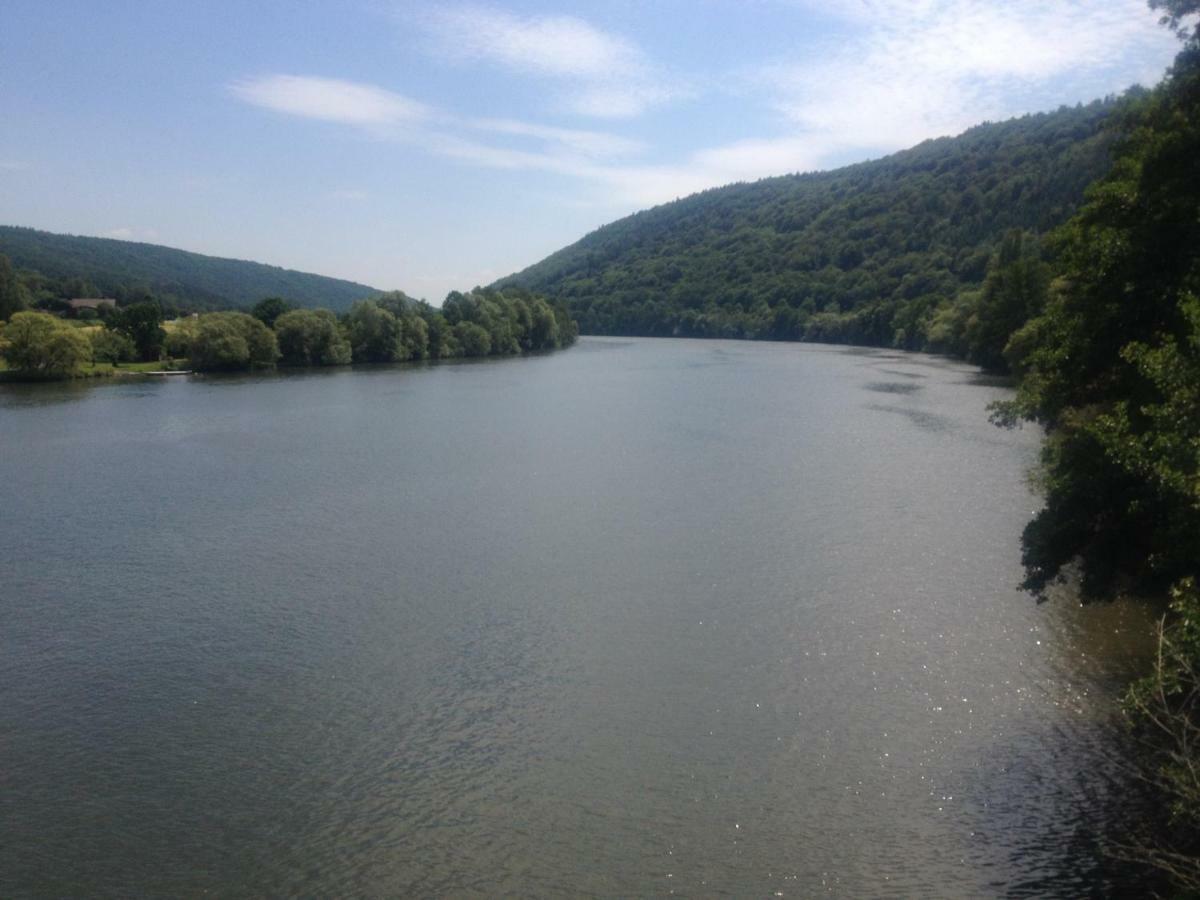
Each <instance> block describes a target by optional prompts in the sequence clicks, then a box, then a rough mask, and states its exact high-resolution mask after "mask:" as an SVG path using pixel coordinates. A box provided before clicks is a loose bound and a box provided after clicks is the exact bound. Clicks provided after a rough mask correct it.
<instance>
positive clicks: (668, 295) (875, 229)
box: [447, 101, 1116, 368]
mask: <svg viewBox="0 0 1200 900" xmlns="http://www.w3.org/2000/svg"><path fill="white" fill-rule="evenodd" d="M1115 108H1116V103H1115V101H1105V102H1097V103H1093V104H1090V105H1089V106H1086V107H1076V108H1072V109H1066V108H1065V109H1060V110H1059V111H1057V112H1054V113H1048V114H1043V115H1035V116H1025V117H1024V118H1021V119H1015V120H1012V121H1009V122H1002V123H993V124H986V125H981V126H979V127H977V128H973V129H971V130H970V131H967V132H966V133H964V134H963V135H961V136H959V137H957V138H944V139H939V140H935V141H926V142H925V143H923V144H921V145H919V146H917V147H915V148H913V149H911V150H907V151H905V152H903V153H898V154H895V155H894V156H890V157H887V158H886V159H881V160H877V161H874V162H869V163H862V164H860V165H855V166H849V167H846V168H843V169H839V170H837V171H833V172H825V173H817V174H807V175H789V176H785V177H780V178H768V179H764V180H762V181H758V182H755V183H753V184H736V185H731V186H728V187H724V188H718V189H715V190H710V191H705V192H703V193H701V194H697V195H695V196H692V197H688V198H685V199H683V200H678V201H676V202H674V203H668V204H665V205H663V206H659V207H656V208H655V209H651V210H648V211H645V212H640V213H637V214H636V215H633V216H630V217H628V218H625V219H622V220H620V221H618V222H614V223H612V224H610V225H606V226H605V227H603V228H601V229H599V230H598V231H595V232H593V233H592V234H589V235H587V236H586V237H584V238H583V239H582V240H580V241H579V242H577V243H576V244H574V245H572V246H570V247H567V248H565V249H563V250H560V251H559V252H557V253H555V254H553V255H552V256H550V257H548V258H547V259H545V260H543V261H542V262H540V263H537V264H536V265H534V266H532V267H530V268H528V269H526V270H524V271H523V272H520V273H518V274H516V275H513V276H510V277H509V278H506V279H503V280H502V281H500V282H498V285H500V286H504V287H512V286H515V285H521V286H525V287H528V288H530V289H533V290H536V291H538V292H540V293H543V294H545V295H547V296H548V297H550V298H552V299H554V300H557V301H562V302H565V303H566V304H567V305H568V307H569V309H570V311H571V313H572V315H573V316H574V317H575V318H577V319H578V321H579V324H580V326H581V328H582V330H583V331H584V332H585V333H590V334H635V335H647V336H671V335H680V336H694V337H734V338H757V339H774V340H798V339H800V340H818V341H838V342H847V343H859V344H872V345H877V346H899V347H905V348H910V349H922V348H933V347H937V346H939V345H940V346H943V347H953V348H954V352H958V353H963V354H965V353H967V352H968V338H967V337H966V320H967V319H969V318H970V315H968V316H967V317H966V318H963V317H962V313H963V312H964V310H963V309H962V308H961V307H962V304H963V298H964V297H966V296H974V292H977V291H979V290H981V289H982V288H984V281H985V276H986V275H988V273H989V265H990V266H991V270H992V272H993V275H994V277H993V278H992V286H991V288H990V293H989V294H988V295H987V296H986V297H984V298H980V299H981V301H982V302H984V304H985V306H983V307H981V308H979V309H978V310H971V311H970V312H971V313H972V314H973V313H974V312H977V311H978V312H982V317H981V318H979V319H977V321H976V323H975V325H974V329H975V331H974V333H973V346H974V351H973V352H974V355H975V356H976V357H977V358H978V359H979V360H980V361H981V362H984V363H985V364H987V365H988V366H991V367H995V368H1003V367H1004V366H1005V364H1006V361H1005V359H1004V356H1003V352H1002V351H1003V348H1004V345H1005V341H1006V339H1007V337H1008V334H1010V333H1011V331H1012V330H1015V328H1013V327H1012V326H1013V325H1014V323H1015V324H1016V325H1020V324H1021V321H1023V320H1021V321H1018V320H1017V316H1016V311H1017V309H1018V308H1019V307H1021V306H1025V307H1029V308H1036V307H1037V305H1038V301H1037V295H1038V293H1039V289H1040V287H1041V285H1042V283H1043V282H1044V281H1045V272H1044V269H1043V267H1042V266H1041V264H1040V262H1038V253H1037V243H1036V241H1034V240H1033V239H1032V238H1028V237H1026V238H1023V239H1022V240H1021V242H1020V256H1019V259H1020V260H1021V261H1022V262H1021V263H1020V264H1019V265H1017V266H1016V269H1019V270H1021V271H1016V270H1014V269H1013V265H1014V263H1013V261H1010V260H1005V262H1004V263H1003V264H1001V263H999V262H998V260H999V257H1000V256H1001V255H1002V250H1003V247H1002V245H1003V244H1004V241H1005V236H1006V235H1011V234H1013V233H1015V232H1020V233H1023V234H1025V235H1029V234H1040V233H1045V232H1046V231H1049V230H1051V229H1052V228H1054V227H1056V226H1057V225H1060V224H1061V223H1062V222H1064V221H1066V219H1067V218H1069V216H1070V215H1071V214H1072V213H1073V212H1074V210H1075V209H1076V207H1077V206H1078V204H1079V203H1080V201H1081V199H1082V197H1083V193H1084V189H1085V187H1086V186H1087V184H1088V183H1089V182H1091V181H1093V180H1094V179H1096V178H1098V177H1099V176H1100V175H1102V174H1103V172H1104V171H1105V169H1106V167H1107V165H1108V159H1109V157H1108V150H1109V146H1110V144H1111V135H1110V134H1109V132H1108V131H1107V123H1108V120H1109V118H1110V116H1111V114H1112V113H1113V110H1114V109H1115ZM999 269H1003V270H1004V271H1003V272H1001V271H999ZM447 318H448V319H449V320H450V321H451V324H453V323H454V319H453V318H452V316H451V314H450V312H449V311H448V312H447ZM935 321H936V322H938V325H939V327H938V329H937V331H936V333H935V334H933V335H932V336H931V333H930V329H931V328H932V327H933V323H934V322H935ZM480 324H482V323H480ZM485 327H486V325H485ZM496 337H497V336H496V335H493V340H495V339H496ZM501 344H503V341H501ZM493 352H495V351H493Z"/></svg>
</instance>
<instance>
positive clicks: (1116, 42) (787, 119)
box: [232, 0, 1175, 211]
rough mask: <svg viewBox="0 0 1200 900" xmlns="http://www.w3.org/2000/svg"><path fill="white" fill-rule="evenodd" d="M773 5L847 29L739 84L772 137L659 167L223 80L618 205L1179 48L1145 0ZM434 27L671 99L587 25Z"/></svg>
mask: <svg viewBox="0 0 1200 900" xmlns="http://www.w3.org/2000/svg"><path fill="white" fill-rule="evenodd" d="M778 2H788V3H793V4H795V3H800V4H802V5H809V6H811V7H812V8H813V9H814V10H819V11H820V13H821V14H822V15H824V16H826V17H829V16H834V17H837V18H840V19H842V20H843V23H842V24H843V30H844V32H845V35H846V37H845V38H844V39H843V40H842V41H841V43H840V44H839V45H837V46H831V47H829V48H827V51H826V52H823V53H819V54H817V55H815V56H813V57H812V58H807V59H801V60H796V59H776V60H773V61H769V62H767V63H763V64H761V65H758V66H756V67H755V68H753V69H752V70H751V71H750V74H749V75H748V76H746V77H744V78H742V79H741V81H740V84H741V85H742V92H743V98H742V99H743V100H744V101H745V102H746V103H749V104H754V105H757V106H758V107H759V108H760V109H762V108H766V109H767V110H773V111H774V113H775V115H776V118H777V134H776V135H775V136H771V137H762V136H753V135H747V136H746V137H743V138H741V139H738V140H733V141H729V142H727V143H723V144H719V145H716V146H710V147H700V148H697V149H693V150H692V151H690V152H687V153H685V154H683V155H682V156H679V157H677V158H676V159H674V160H669V161H665V162H648V161H647V159H652V158H653V156H652V154H653V149H654V148H652V147H649V146H646V145H645V144H644V143H642V142H639V141H634V140H631V139H629V138H626V137H623V136H621V135H617V134H612V133H609V132H606V131H596V130H584V129H570V128H562V127H558V126H553V125H548V124H542V123H532V122H526V121H521V120H517V119H511V118H502V117H497V118H470V117H465V116H461V115H458V114H456V113H455V112H453V111H446V110H438V109H434V108H431V107H428V106H425V105H424V104H422V103H419V102H417V101H415V100H411V99H409V98H407V97H405V96H403V95H401V94H398V93H395V92H393V91H390V90H388V89H386V88H383V87H379V86H376V85H369V84H361V83H356V82H347V81H338V80H333V79H324V78H315V77H309V76H295V75H269V76H265V77H262V78H258V79H253V80H247V81H243V82H238V83H237V84H235V85H234V86H233V88H232V90H233V92H234V93H235V94H236V95H237V96H238V97H239V98H241V99H242V100H244V101H246V102H249V103H254V104H256V105H259V106H263V107H266V108H269V109H273V110H276V111H279V112H284V113H290V114H293V115H298V116H305V117H309V118H316V119H322V120H325V121H329V122H335V123H340V124H347V125H353V126H356V127H359V128H363V129H368V130H372V131H378V130H379V129H380V128H381V127H382V126H395V125H403V126H404V127H402V128H391V129H388V130H387V135H388V136H389V137H390V138H392V139H394V140H399V141H402V142H407V143H408V144H410V145H413V146H419V147H420V148H421V149H422V150H423V151H424V152H428V153H432V154H435V155H438V156H442V157H445V158H448V159H453V160H456V161H458V162H460V163H463V164H468V165H474V166H480V167H486V168H492V169H504V170H527V171H540V172H546V173H551V174H555V175H561V176H565V177H569V178H574V179H578V180H580V181H582V182H586V183H587V184H589V185H590V186H591V189H592V190H591V191H590V192H585V196H591V197H593V198H594V201H595V204H596V205H597V206H604V207H606V208H609V209H612V210H613V211H616V210H618V209H634V208H638V207H641V206H647V205H650V204H653V203H658V202H662V201H665V200H670V199H673V198H675V197H679V196H685V195H687V194H690V193H694V192H695V191H698V190H703V189H705V188H709V187H715V186H718V185H721V184H728V183H730V182H733V181H749V180H754V179H757V178H761V177H765V176H769V175H779V174H785V173H789V172H798V171H812V170H816V169H821V168H828V167H829V166H830V165H834V164H840V163H842V162H845V161H846V160H848V159H862V158H865V157H867V156H871V155H880V154H882V153H885V152H890V151H893V150H897V149H900V148H902V147H906V146H910V145H912V144H915V143H918V142H919V141H921V140H924V139H926V138H930V137H936V136H939V135H945V134H953V133H957V132H959V131H962V130H964V129H965V128H968V127H970V126H971V125H974V124H976V123H978V122H980V121H982V120H984V119H989V118H990V119H997V118H1003V117H1007V116H1010V115H1016V114H1019V113H1022V112H1026V111H1029V110H1031V109H1037V108H1047V107H1050V106H1054V105H1057V104H1058V103H1059V102H1073V101H1075V100H1077V99H1081V98H1090V97H1095V96H1099V95H1102V94H1104V93H1111V92H1114V91H1119V90H1121V89H1122V88H1124V87H1126V86H1128V85H1129V84H1131V83H1133V82H1135V81H1138V80H1142V81H1144V82H1150V81H1153V80H1155V79H1156V78H1157V77H1158V75H1159V74H1161V73H1160V72H1159V71H1158V70H1157V66H1156V65H1152V64H1150V63H1149V62H1148V61H1152V60H1163V61H1165V60H1167V59H1169V58H1170V55H1171V52H1172V50H1173V48H1174V46H1175V44H1174V41H1173V39H1172V38H1171V37H1170V35H1169V34H1167V33H1166V31H1165V30H1164V29H1161V28H1159V27H1158V26H1157V24H1156V22H1155V16H1154V14H1153V13H1151V12H1149V11H1148V10H1147V9H1145V8H1144V7H1143V6H1142V0H1060V2H1057V3H1055V4H1046V3H1044V2H1042V0H1009V2H1006V3H1005V4H1002V5H1001V4H996V3H994V2H984V0H849V2H847V3H845V4H838V5H836V6H831V5H829V4H818V3H817V0H778ZM431 22H432V25H431V26H430V27H431V28H433V29H434V31H435V33H436V34H437V35H438V38H439V40H441V41H443V42H444V44H445V48H446V50H447V52H450V50H449V48H455V49H454V50H453V53H454V54H455V55H456V57H457V58H458V59H460V60H475V61H481V62H484V63H488V64H492V65H497V66H502V67H504V68H507V69H509V70H511V71H514V72H519V73H524V74H527V75H534V76H539V77H548V78H553V79H557V80H559V81H561V82H562V83H564V84H566V85H567V87H568V88H569V90H570V91H571V92H572V93H571V94H570V98H571V104H570V105H571V106H572V108H574V109H576V110H581V109H585V108H588V107H589V105H591V106H592V108H591V109H589V111H590V112H591V113H592V114H596V115H617V114H623V115H632V114H635V113H636V112H638V111H640V110H642V109H644V108H645V106H646V105H648V104H651V103H655V102H661V101H662V100H663V99H664V98H665V97H667V96H668V95H669V93H670V91H669V89H668V88H663V89H662V90H663V93H659V94H656V93H655V90H656V88H655V85H654V78H653V75H652V73H653V67H652V66H651V65H650V64H649V63H648V62H647V60H646V59H645V57H644V55H643V54H642V53H641V52H640V51H639V50H638V48H637V47H636V46H634V45H633V44H632V43H630V42H628V41H626V40H624V39H622V38H620V37H617V36H613V35H609V34H607V33H605V32H602V31H600V30H598V29H596V28H594V27H593V26H591V25H589V24H588V23H586V22H584V21H582V20H580V19H575V18H571V17H565V16H547V17H525V18H522V17H517V16H514V15H512V14H510V13H507V12H501V11H497V10H494V9H491V8H486V7H479V6H464V7H457V8H455V9H452V10H451V11H449V12H441V13H436V14H434V16H433V18H432V19H431ZM1139 67H1141V68H1139ZM1147 67H1149V68H1147ZM569 199H570V200H571V202H575V203H578V202H580V197H579V196H576V197H573V198H569ZM584 202H586V201H584Z"/></svg>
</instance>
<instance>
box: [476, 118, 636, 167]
mask: <svg viewBox="0 0 1200 900" xmlns="http://www.w3.org/2000/svg"><path fill="white" fill-rule="evenodd" d="M470 125H471V126H472V127H474V128H476V129H478V130H480V131H487V132H491V133H493V134H506V135H515V136H517V137H527V138H534V139H537V140H540V141H544V142H546V143H549V144H552V145H557V146H559V147H562V148H564V149H566V150H569V151H573V152H575V153H578V154H580V155H582V156H585V157H590V158H604V157H620V156H630V155H633V154H636V153H640V152H642V151H643V150H645V149H646V145H645V144H644V143H642V142H641V141H634V140H630V139H629V138H623V137H619V136H618V135H615V134H609V133H607V132H603V131H583V130H579V129H575V128H556V127H553V126H549V125H536V124H533V123H530V122H521V121H518V120H516V119H475V120H473V121H472V122H470Z"/></svg>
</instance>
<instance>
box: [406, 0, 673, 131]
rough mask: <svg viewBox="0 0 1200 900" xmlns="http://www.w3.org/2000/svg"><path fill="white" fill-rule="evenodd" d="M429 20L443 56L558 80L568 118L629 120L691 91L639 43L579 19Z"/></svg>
mask: <svg viewBox="0 0 1200 900" xmlns="http://www.w3.org/2000/svg"><path fill="white" fill-rule="evenodd" d="M423 22H424V25H425V26H426V28H427V29H428V30H429V32H430V33H431V34H432V35H433V37H434V40H435V42H436V45H437V51H438V55H439V56H440V57H442V58H449V59H453V60H456V61H458V62H481V63H485V64H490V65H494V66H498V67H500V68H503V69H507V70H509V71H511V72H515V73H518V74H522V75H527V76H536V77H542V78H550V79H553V80H555V81H556V82H557V83H558V85H559V92H560V96H559V106H560V107H561V108H563V109H564V110H566V111H568V112H573V113H577V114H580V115H586V116H594V117H598V118H628V117H632V116H637V115H640V114H641V113H643V112H645V111H646V110H647V109H649V108H651V107H653V106H656V105H658V104H661V103H664V102H666V101H667V100H670V99H672V98H673V97H678V96H682V95H684V94H685V93H686V92H685V91H684V90H683V89H682V88H681V86H680V85H678V84H675V83H673V79H671V78H670V77H669V76H667V75H666V74H665V73H664V72H662V71H661V70H659V68H658V67H656V66H654V65H653V64H652V63H651V62H650V60H649V59H648V58H647V57H646V55H645V53H643V52H642V50H641V49H640V48H638V47H637V45H636V44H634V43H633V42H632V41H629V40H627V39H626V38H624V37H622V36H620V35H615V34H610V33H608V32H606V31H603V30H601V29H599V28H597V27H595V26H594V25H592V24H591V23H589V22H587V21H585V20H583V19H579V18H576V17H574V16H561V15H543V16H516V15H513V14H512V13H509V12H506V11H504V10H500V9H495V8H492V7H487V6H476V5H467V6H457V7H449V8H446V9H442V10H440V11H438V12H436V13H433V14H431V15H429V16H427V17H425V19H424V20H423Z"/></svg>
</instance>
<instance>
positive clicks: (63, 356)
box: [3, 312, 92, 378]
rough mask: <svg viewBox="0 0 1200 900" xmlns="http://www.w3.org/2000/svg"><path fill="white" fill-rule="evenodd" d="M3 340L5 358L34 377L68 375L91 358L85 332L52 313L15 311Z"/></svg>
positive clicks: (15, 367)
mask: <svg viewBox="0 0 1200 900" xmlns="http://www.w3.org/2000/svg"><path fill="white" fill-rule="evenodd" d="M4 341H5V344H4V347H3V353H4V359H5V361H6V362H7V363H8V365H9V366H10V367H11V368H13V369H15V370H16V371H18V372H20V373H21V374H23V375H25V376H27V377H31V378H68V377H70V376H72V375H76V374H78V373H79V370H80V369H81V368H82V367H83V366H84V365H85V364H86V363H87V362H88V361H89V360H90V359H91V358H92V345H91V342H90V341H88V339H87V338H86V337H85V336H84V335H83V333H82V332H81V331H80V330H79V329H77V328H72V327H71V326H70V325H68V324H66V323H65V322H63V321H62V320H61V319H59V318H57V317H55V316H52V315H50V314H49V313H43V312H18V313H13V315H12V318H10V319H9V321H8V325H6V326H5V328H4Z"/></svg>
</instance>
